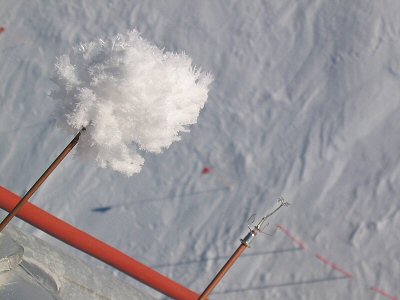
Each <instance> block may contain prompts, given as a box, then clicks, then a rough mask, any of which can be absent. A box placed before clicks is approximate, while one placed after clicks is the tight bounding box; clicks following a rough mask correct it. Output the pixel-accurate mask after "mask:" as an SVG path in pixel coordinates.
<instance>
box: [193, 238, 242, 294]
mask: <svg viewBox="0 0 400 300" xmlns="http://www.w3.org/2000/svg"><path fill="white" fill-rule="evenodd" d="M247 247H248V246H246V245H245V244H243V243H242V244H240V246H239V247H238V248H237V249H236V251H235V253H233V254H232V256H231V257H230V258H229V260H228V261H227V262H226V264H225V265H224V266H223V267H222V269H221V270H220V271H219V272H218V274H217V275H216V276H215V277H214V279H213V280H212V281H211V283H210V284H209V285H208V286H207V288H206V289H205V290H204V292H203V293H202V294H201V295H200V298H199V299H198V300H204V299H207V297H208V295H210V294H211V292H212V291H213V289H214V288H215V287H216V286H217V284H218V283H219V282H220V281H221V280H222V278H223V277H224V275H225V273H226V272H228V270H229V269H230V268H231V267H232V265H233V264H234V263H235V261H236V260H237V259H238V258H239V256H240V255H241V254H242V253H243V251H244V250H246V248H247Z"/></svg>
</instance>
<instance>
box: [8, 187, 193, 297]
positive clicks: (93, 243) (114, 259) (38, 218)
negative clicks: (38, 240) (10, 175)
mask: <svg viewBox="0 0 400 300" xmlns="http://www.w3.org/2000/svg"><path fill="white" fill-rule="evenodd" d="M19 201H20V198H19V197H18V196H17V195H15V194H14V193H12V192H10V191H8V190H6V189H5V188H2V187H1V186H0V207H1V208H3V209H5V210H7V211H9V210H12V209H13V207H14V206H15V205H16V204H17V203H18V202H19ZM17 217H19V218H20V219H22V220H24V221H25V222H28V223H29V224H31V225H33V226H35V227H36V228H38V229H40V230H42V231H44V232H46V233H48V234H49V235H51V236H53V237H55V238H57V239H59V240H61V241H63V242H64V243H67V244H68V245H70V246H72V247H75V248H77V249H79V250H81V251H83V252H85V253H87V254H89V255H90V256H93V257H95V258H97V259H98V260H100V261H102V262H104V263H106V264H108V265H110V266H112V267H114V268H116V269H118V270H120V271H121V272H124V273H125V274H127V275H129V276H131V277H133V278H135V279H136V280H139V281H140V282H142V283H144V284H146V285H148V286H149V287H151V288H153V289H155V290H157V291H159V292H160V293H162V294H164V295H166V296H168V297H170V298H172V299H177V300H196V299H198V297H199V295H198V294H197V293H195V292H193V291H191V290H190V289H188V288H186V287H184V286H182V285H180V284H179V283H177V282H175V281H173V280H171V279H169V278H168V277H166V276H164V275H162V274H160V273H158V272H156V271H154V270H152V269H151V268H149V267H147V266H145V265H144V264H142V263H140V262H138V261H136V260H135V259H133V258H131V257H129V256H128V255H126V254H124V253H122V252H121V251H119V250H117V249H115V248H113V247H111V246H109V245H107V244H105V243H104V242H102V241H99V240H98V239H96V238H95V237H93V236H91V235H89V234H87V233H85V232H83V231H81V230H79V229H77V228H75V227H73V226H72V225H70V224H68V223H66V222H64V221H62V220H60V219H58V218H56V217H55V216H53V215H51V214H49V213H47V212H45V211H44V210H42V209H40V208H38V207H37V206H35V205H33V204H31V203H29V202H28V203H26V205H25V206H24V207H22V209H21V210H20V211H19V213H18V214H17Z"/></svg>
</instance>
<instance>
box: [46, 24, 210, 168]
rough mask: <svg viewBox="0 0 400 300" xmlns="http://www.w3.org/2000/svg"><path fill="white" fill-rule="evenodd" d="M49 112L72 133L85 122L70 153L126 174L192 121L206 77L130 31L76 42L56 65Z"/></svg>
mask: <svg viewBox="0 0 400 300" xmlns="http://www.w3.org/2000/svg"><path fill="white" fill-rule="evenodd" d="M54 81H55V83H56V84H57V86H58V88H57V89H55V90H53V91H52V92H51V94H50V96H51V97H52V98H54V99H55V100H58V106H57V109H56V111H57V113H56V115H55V118H56V120H57V122H58V123H60V124H61V125H62V126H63V127H66V128H68V129H70V131H71V132H72V133H76V132H78V131H80V130H81V129H82V128H85V131H84V132H83V134H82V136H81V138H80V142H79V145H78V147H77V153H78V154H80V155H81V156H83V157H86V158H88V159H90V158H91V159H95V160H96V161H97V163H98V164H99V165H100V166H101V167H103V168H105V167H107V166H109V167H111V168H112V169H113V170H116V171H119V172H121V173H124V174H126V175H128V176H131V175H133V174H134V173H139V172H140V170H141V168H142V165H143V163H144V159H143V157H142V156H141V155H140V154H138V153H137V151H138V148H139V149H140V150H147V151H150V152H155V153H160V152H161V151H162V150H163V149H164V148H168V147H169V146H170V145H171V144H172V142H174V141H179V140H180V139H181V138H180V136H179V132H188V131H189V130H188V128H187V126H188V125H192V124H195V123H196V121H197V118H198V116H199V113H200V109H202V108H203V107H204V103H205V102H206V100H207V94H208V85H209V84H210V83H211V81H212V76H211V75H210V74H207V73H202V72H201V71H199V70H198V69H196V67H194V66H192V60H191V59H190V57H188V56H187V55H185V54H176V53H172V52H163V51H162V50H160V49H158V48H157V47H155V46H153V45H151V44H150V43H149V42H147V41H146V40H144V39H142V38H141V37H140V35H139V33H138V32H137V31H136V30H132V31H129V32H128V33H126V34H125V35H124V34H117V35H116V36H113V37H111V38H99V39H98V40H97V41H93V42H89V43H81V44H80V45H79V46H76V47H75V48H74V49H73V53H72V54H70V55H62V56H60V57H59V58H58V60H57V63H56V76H55V78H54Z"/></svg>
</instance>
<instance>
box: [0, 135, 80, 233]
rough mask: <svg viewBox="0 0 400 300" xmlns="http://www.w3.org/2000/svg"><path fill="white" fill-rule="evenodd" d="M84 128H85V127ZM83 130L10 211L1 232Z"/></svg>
mask: <svg viewBox="0 0 400 300" xmlns="http://www.w3.org/2000/svg"><path fill="white" fill-rule="evenodd" d="M83 130H84V129H83ZM81 132H82V131H79V132H78V134H77V135H76V136H75V137H74V138H73V139H72V141H71V142H70V143H69V144H68V146H67V147H65V149H64V150H63V151H62V152H61V153H60V155H58V157H57V158H56V159H55V161H53V163H52V164H51V165H50V166H49V167H48V168H47V170H46V171H45V172H44V173H43V174H42V176H40V178H39V179H38V180H37V181H36V182H35V184H34V185H33V186H32V187H31V188H30V189H29V191H28V192H27V193H26V194H25V196H23V197H22V198H21V200H20V201H19V202H18V203H17V205H16V206H15V207H14V208H13V209H12V210H11V211H10V213H9V214H8V215H7V217H5V219H4V220H3V221H2V222H1V224H0V232H2V231H3V229H4V228H5V227H6V226H7V224H8V223H10V221H11V220H12V219H13V218H14V217H15V216H16V215H17V213H18V212H19V211H20V210H21V208H22V207H23V206H24V205H25V203H26V202H28V200H29V199H30V198H31V197H32V195H33V194H34V193H35V192H36V191H37V190H38V188H39V187H40V186H41V185H42V184H43V182H45V180H46V179H47V177H49V175H50V174H51V173H52V172H53V171H54V169H55V168H57V166H58V165H59V164H60V163H61V161H62V160H63V159H64V158H65V157H66V156H67V155H68V153H69V152H71V150H72V149H73V148H74V147H75V145H76V144H77V143H78V141H79V137H80V135H81Z"/></svg>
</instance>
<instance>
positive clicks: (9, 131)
mask: <svg viewBox="0 0 400 300" xmlns="http://www.w3.org/2000/svg"><path fill="white" fill-rule="evenodd" d="M399 9H400V3H399V2H398V1H389V0H382V1H373V0H370V1H367V0H363V1H361V0H358V1H345V0H341V1H288V0H287V1H286V0H280V1H274V0H270V1H152V2H150V1H148V2H147V1H143V2H140V3H139V2H138V1H44V0H42V1H39V0H36V1H17V0H12V1H11V0H3V1H0V27H4V28H5V30H4V31H3V32H1V33H0V79H1V84H0V139H1V143H0V185H2V186H5V187H6V188H8V189H10V190H12V191H14V192H15V193H18V194H20V195H22V194H24V193H25V192H26V191H27V189H28V188H29V187H30V185H31V184H32V183H33V182H34V181H35V180H36V179H37V177H38V176H39V175H40V173H41V172H42V171H43V170H44V169H45V168H46V167H47V165H48V164H49V162H50V161H51V160H52V159H53V158H54V157H55V156H56V155H57V154H58V153H59V151H60V150H61V149H63V148H64V147H65V145H66V144H67V143H68V142H69V140H70V139H71V138H72V136H70V135H68V134H67V133H66V132H64V131H62V130H61V129H59V128H57V127H56V126H55V122H54V120H53V118H52V116H51V112H52V111H53V109H54V103H52V101H51V100H50V99H49V98H48V97H47V94H48V92H49V90H51V89H52V88H53V87H54V86H53V85H52V83H51V81H50V80H49V78H50V77H51V76H52V72H53V66H54V63H55V58H56V57H57V56H60V55H61V54H64V53H66V52H69V50H70V48H71V47H72V46H73V45H75V44H76V43H78V42H80V41H89V40H92V39H94V38H96V37H100V36H107V35H113V34H115V33H118V32H126V31H127V30H128V29H130V28H137V29H138V30H139V31H140V32H141V33H142V35H143V37H144V38H146V39H147V40H149V41H151V42H154V43H155V44H156V45H157V46H159V47H165V49H166V50H170V51H178V52H179V51H185V52H187V53H188V54H189V55H190V56H191V57H192V58H193V61H194V63H195V64H197V65H200V66H202V67H203V69H205V70H206V71H210V72H212V73H213V74H214V76H215V80H214V83H213V86H212V88H211V92H210V95H209V100H208V102H207V104H206V107H205V109H204V110H203V111H202V113H201V115H200V118H199V121H198V124H197V125H195V126H193V127H192V130H191V133H190V134H186V135H185V136H184V138H183V139H182V141H181V142H179V143H175V144H173V145H172V146H171V148H170V149H168V150H167V151H166V152H165V153H164V154H162V155H157V156H156V155H153V154H146V155H145V159H146V163H145V165H144V167H143V170H142V172H141V173H140V174H138V175H135V176H133V177H131V178H127V177H125V176H124V175H121V174H117V173H116V172H113V171H111V170H103V169H98V168H96V167H95V166H94V165H88V164H86V163H85V164H84V163H81V162H80V161H78V160H74V159H73V158H72V157H68V158H67V159H66V161H64V162H63V163H62V166H61V167H60V168H59V169H58V170H57V171H55V173H54V174H53V175H52V176H51V177H50V179H49V180H48V181H47V182H46V184H45V185H44V186H43V187H42V188H41V190H40V191H39V193H38V194H37V195H36V196H35V197H34V199H32V201H33V202H34V203H35V204H37V205H38V206H40V207H41V208H43V209H46V210H48V211H49V212H51V213H53V214H55V215H56V216H58V217H60V218H62V219H64V220H66V221H67V222H70V223H72V224H74V225H76V226H77V227H79V228H81V229H83V230H85V231H87V232H89V233H91V234H93V235H95V236H96V237H98V238H100V239H102V240H104V241H106V242H108V243H110V244H111V245H113V246H116V247H118V248H119V249H121V250H122V251H124V252H126V253H128V254H129V255H131V256H133V257H135V258H136V259H138V260H140V261H142V262H143V263H145V264H147V265H150V266H152V267H154V268H155V269H156V270H158V271H159V272H161V273H163V274H165V275H167V276H169V277H171V278H172V279H174V280H176V281H178V282H180V283H182V284H184V285H186V286H188V287H190V288H191V289H193V290H196V291H199V292H200V291H202V290H203V289H204V288H205V286H206V285H207V284H208V282H209V281H210V279H211V278H212V277H213V276H214V274H215V273H216V272H217V271H218V270H219V268H220V267H221V266H222V265H223V263H224V261H225V260H226V258H227V257H228V256H229V255H230V254H231V253H232V252H233V251H234V249H235V248H236V247H237V246H238V244H239V238H241V237H242V236H243V235H244V234H245V231H246V226H245V225H246V219H247V218H248V217H249V216H250V215H251V214H252V213H254V212H256V213H257V214H258V216H261V214H263V213H265V211H267V210H268V209H269V208H272V206H273V205H274V204H275V200H276V198H277V197H279V196H280V195H283V196H284V197H285V198H286V199H287V200H288V201H289V202H291V203H292V205H291V206H290V208H288V209H285V210H284V211H281V212H279V214H278V215H276V216H275V217H274V219H273V220H271V221H270V230H271V231H273V229H274V227H275V224H278V223H279V224H282V226H284V227H282V228H286V229H288V230H289V231H290V233H291V234H292V235H294V236H295V237H296V238H297V239H299V240H301V241H302V242H304V243H305V244H306V247H307V248H306V250H301V249H299V248H298V247H296V245H294V244H293V243H292V241H291V240H290V239H289V238H288V236H287V235H285V234H284V233H283V231H282V230H279V231H277V232H276V234H275V235H274V236H273V237H269V236H260V237H259V238H258V239H257V240H256V242H255V243H254V246H253V247H252V248H251V249H249V250H247V251H246V252H245V254H244V257H242V258H241V259H240V260H239V261H238V263H237V264H236V265H235V267H234V268H233V269H232V271H231V272H230V273H228V275H227V276H226V278H225V279H224V280H223V282H222V283H221V285H219V286H218V288H217V289H216V290H215V293H214V294H213V297H212V299H395V298H394V297H395V296H398V295H400V286H399V284H398V282H399V281H400V275H399V273H398V270H399V269H400V261H399V257H400V247H399V240H400V233H399V231H398V228H399V227H400V201H399V199H398V196H397V195H398V194H399V192H400V151H399V147H400V135H399V132H400V122H399V116H400V97H399V95H400V84H399V83H400V19H399V18H398V11H399ZM205 166H207V167H211V168H212V172H211V173H209V174H206V175H202V174H201V171H202V169H203V167H205ZM13 222H14V224H15V225H18V226H20V227H22V228H23V229H24V230H27V231H29V232H34V233H35V234H36V235H38V236H40V237H42V238H44V239H46V240H51V241H52V242H54V243H57V242H56V241H53V240H52V239H51V238H49V237H48V236H46V235H45V234H42V233H40V232H38V231H36V230H35V229H34V228H32V227H30V226H29V225H26V224H22V222H19V221H13ZM58 245H59V244H58ZM64 247H65V249H67V250H68V251H71V252H73V253H76V254H78V253H77V252H76V251H75V250H71V249H69V248H68V247H67V246H64ZM315 254H319V255H321V256H323V257H324V258H326V259H328V260H329V261H332V262H334V263H335V264H336V265H337V266H338V267H340V268H341V269H343V270H344V271H346V272H347V273H350V274H351V275H352V277H351V278H346V277H345V276H344V275H343V273H341V272H339V271H337V270H334V269H332V268H331V267H329V266H328V263H322V261H321V259H317V258H316V256H315ZM78 255H79V256H81V257H83V258H84V259H86V260H87V261H88V262H89V263H94V264H99V265H100V266H102V267H105V266H104V265H103V264H101V263H98V262H96V261H95V260H92V259H90V258H87V257H86V256H85V255H84V254H78ZM320 258H321V257H320ZM105 268H106V267H105ZM115 273H116V274H117V276H121V278H124V280H127V281H129V279H128V278H127V277H126V276H125V275H123V274H120V273H118V272H115ZM343 277H344V278H343ZM137 286H139V287H141V288H142V290H146V292H147V291H148V290H147V289H146V288H144V287H142V285H140V284H137ZM371 288H374V290H373V289H371ZM153 295H154V296H156V297H158V298H162V296H161V295H159V294H158V293H156V292H154V293H153ZM385 295H386V296H385ZM390 295H392V298H390Z"/></svg>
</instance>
